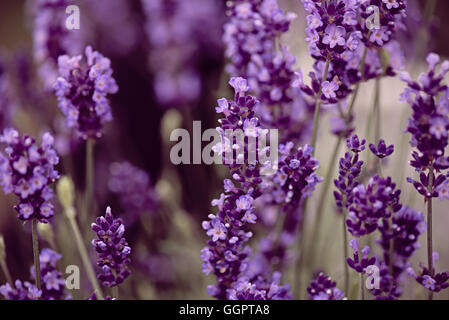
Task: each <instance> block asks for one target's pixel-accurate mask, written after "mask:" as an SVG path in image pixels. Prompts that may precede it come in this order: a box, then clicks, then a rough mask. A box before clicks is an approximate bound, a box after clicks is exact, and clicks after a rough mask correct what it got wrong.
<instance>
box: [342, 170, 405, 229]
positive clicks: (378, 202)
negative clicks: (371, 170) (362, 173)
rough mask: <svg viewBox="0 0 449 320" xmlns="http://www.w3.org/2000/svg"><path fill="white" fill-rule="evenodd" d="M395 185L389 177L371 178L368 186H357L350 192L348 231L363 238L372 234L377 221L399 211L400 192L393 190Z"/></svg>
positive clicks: (377, 223) (377, 224)
mask: <svg viewBox="0 0 449 320" xmlns="http://www.w3.org/2000/svg"><path fill="white" fill-rule="evenodd" d="M395 189H396V185H395V184H394V183H393V182H392V181H391V178H390V177H387V178H381V177H379V176H374V177H372V178H371V179H370V180H369V182H368V185H367V186H366V187H365V186H364V185H361V184H360V185H358V186H357V187H355V188H354V189H353V190H352V196H351V197H350V198H349V199H350V201H349V208H348V219H347V220H346V225H347V227H348V231H349V232H350V233H351V234H352V235H354V236H356V237H359V236H363V235H366V234H370V233H372V232H374V231H375V230H376V229H377V228H378V226H379V221H380V220H381V219H384V218H389V217H391V215H392V214H394V213H395V212H398V211H399V210H400V209H401V206H402V205H401V204H400V203H399V196H400V194H401V190H395Z"/></svg>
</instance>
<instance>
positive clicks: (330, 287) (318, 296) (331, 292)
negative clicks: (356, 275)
mask: <svg viewBox="0 0 449 320" xmlns="http://www.w3.org/2000/svg"><path fill="white" fill-rule="evenodd" d="M307 293H308V294H309V299H311V300H345V299H346V298H345V294H344V292H343V291H341V290H340V289H338V288H337V283H336V282H335V281H332V279H331V278H330V277H329V276H326V275H325V274H324V273H322V272H320V273H319V274H318V275H317V276H316V277H315V279H313V280H312V281H311V282H310V284H309V286H308V287H307Z"/></svg>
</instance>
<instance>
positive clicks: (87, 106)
mask: <svg viewBox="0 0 449 320" xmlns="http://www.w3.org/2000/svg"><path fill="white" fill-rule="evenodd" d="M85 55H86V56H85V59H83V56H82V55H79V56H74V57H69V56H67V55H63V56H60V57H59V58H58V67H59V77H58V79H57V80H56V83H55V84H54V86H53V89H54V90H55V93H56V96H57V97H58V104H59V108H60V109H61V111H62V113H63V114H64V115H65V116H66V123H67V126H68V127H69V128H74V129H76V132H77V134H78V135H79V136H80V137H81V138H82V139H84V140H87V139H88V138H94V139H98V138H100V137H101V136H102V135H103V125H104V123H105V122H107V121H111V120H112V113H111V107H110V104H109V100H108V98H107V95H108V94H114V93H116V92H117V91H118V86H117V84H116V82H115V80H114V78H113V77H112V69H111V61H110V60H109V59H108V58H105V57H104V56H103V55H102V54H101V53H99V52H97V51H93V50H92V48H91V47H90V46H88V47H86V50H85Z"/></svg>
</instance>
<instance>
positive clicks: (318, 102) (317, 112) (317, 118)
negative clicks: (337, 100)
mask: <svg viewBox="0 0 449 320" xmlns="http://www.w3.org/2000/svg"><path fill="white" fill-rule="evenodd" d="M330 63H331V61H330V60H329V59H328V60H326V66H325V67H324V74H323V79H322V80H321V84H322V83H323V82H324V81H326V79H327V74H328V72H329V65H330ZM322 91H323V89H322V87H321V86H320V91H319V92H318V97H317V100H316V104H315V113H314V115H313V131H312V142H311V144H310V145H311V146H312V147H313V151H312V152H313V154H315V151H316V150H315V149H316V140H317V136H318V126H319V121H320V111H321V94H322Z"/></svg>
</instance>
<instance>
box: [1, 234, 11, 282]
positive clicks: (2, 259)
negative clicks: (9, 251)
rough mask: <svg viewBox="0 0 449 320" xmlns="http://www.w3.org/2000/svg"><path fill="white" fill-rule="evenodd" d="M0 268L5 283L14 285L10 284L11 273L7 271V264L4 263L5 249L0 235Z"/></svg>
mask: <svg viewBox="0 0 449 320" xmlns="http://www.w3.org/2000/svg"><path fill="white" fill-rule="evenodd" d="M0 268H1V269H2V271H3V274H4V275H5V278H6V281H7V282H9V284H11V285H14V283H13V282H12V277H11V273H10V272H9V269H8V264H7V263H6V248H5V241H4V240H3V236H2V235H0Z"/></svg>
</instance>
